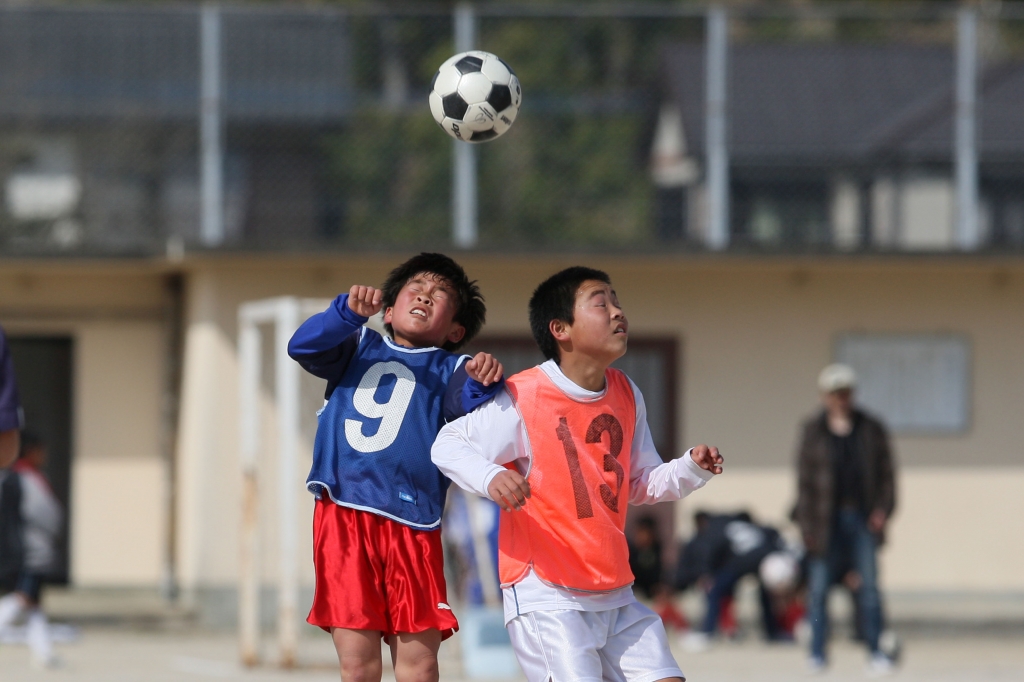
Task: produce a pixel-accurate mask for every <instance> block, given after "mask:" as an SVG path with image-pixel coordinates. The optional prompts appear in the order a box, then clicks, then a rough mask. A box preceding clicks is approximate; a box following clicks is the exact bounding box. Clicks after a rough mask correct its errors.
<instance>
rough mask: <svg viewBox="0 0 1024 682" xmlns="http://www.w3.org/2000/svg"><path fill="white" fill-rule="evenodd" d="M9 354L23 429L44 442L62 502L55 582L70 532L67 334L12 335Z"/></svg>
mask: <svg viewBox="0 0 1024 682" xmlns="http://www.w3.org/2000/svg"><path fill="white" fill-rule="evenodd" d="M9 341H10V347H11V357H12V358H13V359H14V374H15V376H16V377H17V378H18V394H19V396H20V398H21V406H22V408H23V409H24V410H25V429H26V430H28V431H32V432H33V433H35V434H36V435H37V436H39V437H40V438H41V439H42V441H43V443H44V444H45V446H46V451H47V463H46V471H45V472H44V473H45V474H46V476H47V477H48V478H49V479H50V486H51V487H52V488H53V492H54V494H55V495H56V496H57V499H59V500H60V502H61V504H62V505H64V513H65V517H64V534H63V536H62V539H61V540H62V542H61V547H60V549H59V551H60V562H61V563H60V568H59V570H58V571H57V575H56V576H55V578H56V582H61V583H67V580H68V563H67V558H68V532H67V529H68V528H69V527H70V518H69V517H68V512H69V510H70V505H69V503H70V501H71V500H70V495H71V451H72V443H71V371H72V364H71V363H72V360H71V359H72V342H71V339H70V338H67V337H47V336H12V337H11V338H10V339H9Z"/></svg>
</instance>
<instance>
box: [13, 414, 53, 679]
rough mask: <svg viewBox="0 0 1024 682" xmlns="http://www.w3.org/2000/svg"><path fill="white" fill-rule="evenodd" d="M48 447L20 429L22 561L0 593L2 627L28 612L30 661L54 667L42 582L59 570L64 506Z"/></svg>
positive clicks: (16, 467) (15, 467)
mask: <svg viewBox="0 0 1024 682" xmlns="http://www.w3.org/2000/svg"><path fill="white" fill-rule="evenodd" d="M45 466H46V446H45V444H44V443H43V441H42V440H40V439H39V438H38V437H37V436H36V435H35V434H32V433H29V432H23V433H22V434H21V453H20V454H19V456H18V460H17V461H16V462H15V463H14V465H13V466H12V467H11V470H12V471H13V472H14V473H15V474H16V475H17V477H18V482H19V483H20V487H21V504H20V511H21V519H20V520H21V534H22V542H23V552H24V553H23V563H22V568H21V571H20V572H19V574H18V581H17V584H16V585H15V588H14V591H13V592H11V593H10V594H8V595H6V596H4V597H3V598H0V630H3V629H5V628H7V627H9V626H10V625H12V624H13V623H14V622H15V621H16V620H17V619H18V617H19V616H21V615H22V614H25V620H26V636H27V639H28V645H29V649H30V650H31V651H32V662H33V663H34V664H35V665H36V666H38V667H43V668H52V667H55V666H56V665H58V663H59V661H58V659H57V656H56V655H55V654H54V652H53V643H52V642H51V640H50V624H49V621H48V619H47V618H46V613H45V612H43V609H42V604H41V601H40V596H41V593H42V589H43V583H44V582H45V581H46V580H47V579H48V578H50V577H52V576H53V574H54V573H55V572H56V571H57V568H58V565H59V558H60V555H59V551H58V541H59V540H60V534H61V531H62V530H63V529H64V507H63V506H62V505H61V503H60V501H59V500H58V499H57V496H56V495H54V494H53V490H52V489H51V488H50V482H49V481H48V480H47V478H46V476H45V475H44V474H43V469H44V468H45Z"/></svg>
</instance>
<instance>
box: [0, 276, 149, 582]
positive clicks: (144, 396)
mask: <svg viewBox="0 0 1024 682" xmlns="http://www.w3.org/2000/svg"><path fill="white" fill-rule="evenodd" d="M163 295H164V294H163V276H162V275H161V274H160V273H159V272H154V271H153V268H150V267H139V266H137V265H133V266H127V267H126V266H111V265H109V264H104V265H83V264H77V265H71V266H59V267H54V266H53V265H52V264H50V265H47V264H45V263H22V262H18V263H5V264H4V265H3V266H2V267H0V324H3V326H4V328H5V329H6V330H7V333H8V334H9V335H42V336H65V337H70V338H71V339H72V344H73V349H74V350H73V361H72V372H73V376H72V378H71V383H72V386H73V396H72V415H73V423H72V439H71V440H72V465H71V466H72V469H71V496H70V497H71V500H70V509H69V518H70V528H69V533H70V540H71V550H70V551H71V556H70V576H71V580H72V582H73V583H74V584H75V585H79V586H84V587H104V586H119V587H120V586H143V587H153V586H156V585H157V584H158V583H159V581H160V578H161V574H162V570H163V566H164V557H165V546H166V539H165V537H166V536H165V527H166V520H167V508H168V507H167V503H166V500H165V488H164V485H165V481H166V476H165V464H164V460H163V458H162V456H161V434H162V432H161V407H162V403H161V401H162V399H163V388H164V382H163V371H164V368H165V364H164V363H165V359H166V358H165V355H166V350H165V345H164V344H165V335H164V328H163V320H162V318H161V315H162V306H163ZM18 379H19V382H31V381H32V377H18Z"/></svg>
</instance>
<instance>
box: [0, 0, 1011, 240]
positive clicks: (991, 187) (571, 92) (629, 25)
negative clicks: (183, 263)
mask: <svg viewBox="0 0 1024 682" xmlns="http://www.w3.org/2000/svg"><path fill="white" fill-rule="evenodd" d="M455 11H457V10H453V9H452V8H451V7H448V6H440V5H439V6H431V5H406V6H399V7H397V8H396V7H386V6H384V5H375V4H347V5H332V4H323V5H314V6H304V7H295V6H274V5H265V4H252V5H224V6H221V7H216V6H205V7H197V6H180V5H174V6H164V5H160V4H152V3H146V4H138V5H133V4H118V5H101V6H95V7H86V6H79V5H54V6H50V7H40V6H17V5H14V6H6V7H3V8H0V181H2V182H3V190H4V191H3V202H2V205H0V254H3V255H15V256H16V255H61V254H67V255H90V254H96V255H159V254H163V253H165V252H166V253H169V254H170V255H172V256H173V255H176V254H180V253H181V252H182V250H192V249H210V248H212V249H221V250H261V249H291V250H296V251H312V250H318V251H320V250H324V249H328V250H331V249H334V250H339V251H340V250H365V249H382V248H383V249H389V248H395V249H417V248H431V249H445V248H451V246H452V244H453V237H452V231H453V212H454V209H453V197H454V196H455V195H456V194H457V193H456V192H455V191H454V184H453V177H454V176H455V172H454V170H453V169H454V163H455V162H454V157H455V156H456V155H455V153H454V145H456V144H463V143H456V142H454V141H452V140H451V139H450V138H448V137H447V136H446V135H445V134H444V133H443V132H442V131H441V130H440V129H439V128H438V127H437V125H436V124H435V123H434V122H433V120H432V118H431V116H430V112H429V109H428V107H427V93H428V90H429V87H430V82H431V77H432V76H433V73H434V71H435V70H436V68H437V66H438V65H440V63H441V62H442V61H444V59H446V58H447V57H448V56H450V55H451V54H452V53H453V52H455V48H454V45H455V44H456V42H457V40H456V36H455V35H454V32H455V29H454V24H455V22H454V13H455ZM462 11H469V12H470V14H471V16H472V20H473V24H474V27H475V45H476V46H477V47H478V48H480V49H484V50H488V51H490V52H494V53H496V54H498V55H499V56H501V57H502V58H503V59H504V60H505V61H506V62H508V63H509V64H510V65H511V66H512V67H513V68H514V69H515V70H516V72H517V74H518V76H519V78H520V80H521V82H522V84H523V90H524V99H523V106H522V110H521V112H520V116H519V118H518V120H517V121H516V124H515V126H513V128H512V130H511V131H510V132H509V133H508V134H507V135H505V136H504V137H502V138H501V139H499V140H496V141H494V142H490V143H486V144H483V145H476V146H475V147H474V152H473V153H474V155H475V157H476V164H475V172H474V173H473V174H472V178H471V179H472V182H473V183H474V186H475V189H476V197H477V202H476V204H475V206H473V207H472V208H473V214H474V215H475V216H476V220H475V225H474V226H473V228H474V231H473V237H472V239H471V241H470V244H472V247H473V248H479V249H484V250H501V251H509V250H522V251H531V250H540V249H545V250H570V249H572V250H605V251H607V250H622V249H628V250H633V251H638V252H643V251H663V250H665V249H670V250H671V249H678V250H687V249H692V250H702V249H708V248H711V249H716V248H728V249H731V250H748V251H786V252H790V251H800V250H823V251H831V250H852V251H857V250H868V251H875V250H925V251H935V250H939V251H943V250H953V249H963V248H966V249H971V250H974V249H989V250H1014V249H1021V248H1024V126H1021V125H1020V122H1021V121H1022V120H1024V10H1022V9H1020V8H1018V7H1016V6H1015V5H1014V4H1013V3H1002V4H993V5H991V6H990V5H982V6H980V7H979V9H977V10H971V11H970V12H964V11H960V10H957V8H956V7H953V6H947V5H941V6H935V5H931V4H923V5H913V6H909V5H904V4H902V3H895V4H893V5H885V4H879V5H856V6H852V5H833V4H822V5H815V4H801V5H799V6H793V7H785V8H784V7H778V6H776V5H774V4H772V3H765V4H761V5H750V6H743V7H736V8H732V7H730V8H729V9H728V14H727V15H725V22H726V23H725V30H724V31H723V32H722V35H723V36H724V40H725V42H724V43H723V45H722V46H721V47H722V48H723V49H722V51H721V53H720V54H723V55H724V61H722V62H721V63H719V62H718V61H717V58H715V57H714V55H715V54H718V53H715V52H714V51H713V50H710V49H709V47H712V46H709V45H708V41H707V39H706V38H707V36H709V35H710V34H709V31H708V26H709V10H708V8H706V7H704V6H699V5H690V4H679V3H667V2H665V3H647V4H635V3H629V4H573V5H569V4H544V3H531V4H521V5H503V4H494V3H480V4H478V5H469V6H464V7H463V10H462ZM965 16H967V18H966V19H965ZM971 22H973V23H971ZM965 31H966V32H965ZM972 40H973V41H974V42H973V43H971V41H972ZM965 41H966V42H965ZM709 55H712V58H711V61H710V62H709ZM968 58H972V59H975V60H976V63H974V64H972V62H971V59H968ZM965 59H966V60H967V61H966V62H965V61H964V60H965ZM714 68H717V69H719V71H718V72H717V73H720V74H721V76H722V78H723V81H722V82H723V84H724V89H723V91H722V98H721V100H714V101H711V99H709V97H708V92H709V91H708V87H707V85H708V76H709V74H711V73H712V72H713V71H712V70H713V69H714ZM965 74H967V75H970V76H971V77H970V78H967V79H966V80H963V77H964V75H965ZM958 76H959V77H960V79H961V80H960V81H958ZM975 76H976V77H975ZM712 99H713V98H712ZM718 124H721V129H722V130H723V131H724V134H722V135H720V136H718V137H716V136H715V134H714V130H715V128H714V126H715V125H718ZM958 131H959V132H958ZM709 145H710V146H709ZM716 153H717V154H722V155H723V156H720V157H719V158H722V159H724V160H725V161H726V164H725V165H723V166H722V169H723V171H724V174H723V175H720V176H713V174H710V173H709V171H708V169H709V164H708V161H709V159H710V158H711V156H712V155H713V154H716ZM716 177H717V178H718V179H715V178H716ZM716 192H720V194H716ZM715 197H723V199H722V200H721V201H718V202H717V203H716V200H715ZM716 207H717V208H716Z"/></svg>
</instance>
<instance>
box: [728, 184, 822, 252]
mask: <svg viewBox="0 0 1024 682" xmlns="http://www.w3.org/2000/svg"><path fill="white" fill-rule="evenodd" d="M732 192H733V194H732V200H733V207H732V215H733V217H732V232H733V237H734V238H735V241H736V242H738V243H746V244H753V245H756V246H765V247H779V246H800V245H812V244H828V243H829V242H830V241H831V230H830V227H829V188H828V184H827V183H825V182H814V181H760V182H734V183H733V186H732Z"/></svg>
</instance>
